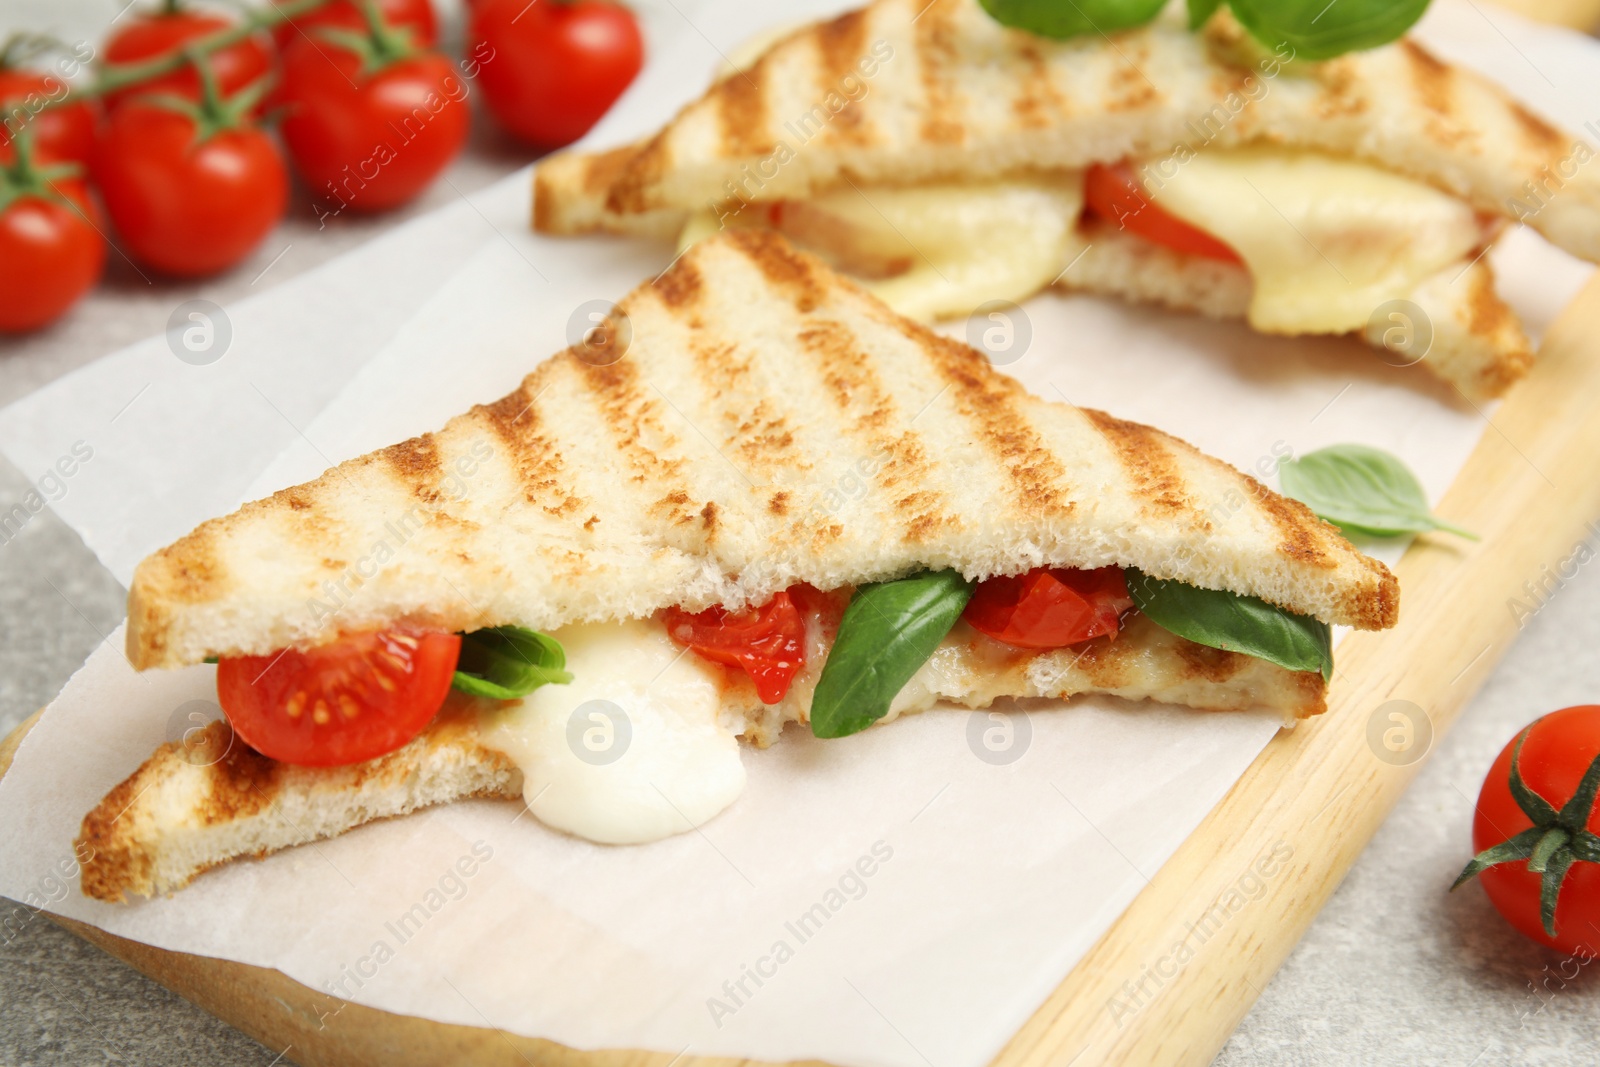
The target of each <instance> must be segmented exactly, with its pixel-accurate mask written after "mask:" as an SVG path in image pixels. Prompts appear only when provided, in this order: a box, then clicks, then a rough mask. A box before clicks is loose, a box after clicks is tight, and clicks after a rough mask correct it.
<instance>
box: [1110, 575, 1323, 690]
mask: <svg viewBox="0 0 1600 1067" xmlns="http://www.w3.org/2000/svg"><path fill="white" fill-rule="evenodd" d="M1126 572H1127V576H1128V595H1129V596H1131V597H1133V602H1134V603H1135V604H1137V605H1138V606H1139V610H1140V611H1142V612H1144V613H1145V615H1146V616H1148V617H1149V619H1150V621H1151V622H1153V623H1155V624H1156V625H1157V626H1159V627H1161V628H1162V629H1163V630H1170V631H1172V632H1173V633H1175V634H1177V635H1178V636H1179V637H1183V638H1187V639H1188V640H1190V641H1193V642H1194V643H1195V644H1197V645H1205V646H1206V647H1208V648H1220V649H1223V650H1224V651H1227V652H1243V653H1244V654H1245V655H1247V656H1255V657H1256V658H1258V659H1264V660H1266V661H1267V662H1268V663H1276V664H1277V665H1278V666H1280V667H1285V668H1287V669H1289V670H1291V671H1317V672H1319V673H1320V674H1321V675H1322V677H1323V678H1324V679H1327V678H1332V677H1333V630H1332V628H1331V627H1329V626H1328V624H1327V623H1325V622H1320V621H1318V620H1317V619H1313V618H1311V617H1309V616H1307V615H1295V614H1293V613H1292V612H1288V611H1284V610H1283V609H1282V608H1278V607H1273V606H1272V605H1271V604H1268V603H1267V602H1266V601H1265V600H1261V599H1259V598H1257V597H1253V596H1240V595H1239V594H1238V593H1228V592H1223V591H1222V590H1218V589H1201V588H1199V587H1198V586H1193V585H1188V584H1186V583H1184V582H1176V581H1168V580H1165V579H1161V578H1152V577H1150V576H1149V575H1148V574H1145V573H1143V572H1142V571H1138V570H1135V569H1134V568H1132V567H1128V568H1126Z"/></svg>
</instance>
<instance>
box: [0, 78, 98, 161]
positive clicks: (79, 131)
mask: <svg viewBox="0 0 1600 1067" xmlns="http://www.w3.org/2000/svg"><path fill="white" fill-rule="evenodd" d="M66 92H67V83H66V82H64V81H62V80H61V79H60V78H58V77H56V76H55V75H54V74H45V73H42V72H40V71H36V70H8V69H4V68H0V163H10V162H11V161H12V159H13V158H15V153H14V152H13V151H12V150H11V133H12V130H13V129H14V128H20V127H21V126H22V125H26V126H27V128H28V129H30V130H32V131H33V158H34V160H35V161H36V162H38V163H82V164H84V165H87V164H88V163H89V160H90V159H92V158H93V157H94V127H95V112H94V108H93V107H92V106H91V105H90V104H88V103H87V102H85V103H81V104H68V105H67V106H66V107H52V108H40V107H39V105H40V104H42V103H44V102H45V101H47V100H54V99H57V98H58V97H61V96H64V95H66Z"/></svg>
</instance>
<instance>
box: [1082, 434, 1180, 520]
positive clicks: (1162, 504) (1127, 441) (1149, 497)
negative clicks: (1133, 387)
mask: <svg viewBox="0 0 1600 1067" xmlns="http://www.w3.org/2000/svg"><path fill="white" fill-rule="evenodd" d="M1079 410H1081V411H1082V412H1083V414H1084V416H1085V417H1086V418H1087V419H1088V420H1089V421H1090V422H1091V423H1093V424H1094V428H1095V429H1097V430H1099V431H1100V436H1101V437H1103V438H1104V439H1105V442H1106V444H1107V445H1109V446H1110V448H1111V451H1112V453H1113V454H1114V455H1115V456H1116V457H1117V463H1118V464H1119V465H1121V467H1122V469H1123V471H1124V472H1125V473H1126V474H1127V475H1128V477H1129V479H1131V480H1132V481H1133V484H1134V487H1135V488H1134V493H1135V495H1136V496H1138V497H1139V499H1140V501H1141V503H1143V504H1144V505H1145V507H1146V508H1147V509H1149V510H1153V511H1158V512H1165V513H1166V515H1165V516H1163V517H1167V518H1170V517H1173V516H1176V515H1179V514H1188V515H1190V516H1191V517H1193V518H1194V519H1196V520H1197V521H1195V522H1194V525H1195V526H1196V527H1198V528H1199V529H1202V530H1209V529H1210V528H1211V524H1210V523H1209V522H1208V521H1206V520H1205V519H1204V518H1203V517H1200V516H1199V513H1198V510H1197V509H1196V508H1195V506H1194V501H1193V500H1191V499H1190V497H1189V495H1188V493H1186V492H1185V491H1184V489H1185V484H1186V483H1185V479H1184V477H1183V472H1182V471H1181V470H1180V469H1179V468H1178V462H1177V457H1176V456H1174V455H1173V454H1172V450H1171V449H1170V448H1168V447H1167V442H1168V440H1169V438H1168V437H1167V435H1166V434H1164V433H1162V432H1161V431H1159V430H1153V429H1151V428H1150V427H1148V426H1144V425H1142V424H1140V423H1137V422H1125V421H1123V420H1122V419H1118V418H1113V417H1112V416H1110V415H1107V414H1106V413H1105V412H1103V411H1096V410H1095V409H1093V408H1080V409H1079Z"/></svg>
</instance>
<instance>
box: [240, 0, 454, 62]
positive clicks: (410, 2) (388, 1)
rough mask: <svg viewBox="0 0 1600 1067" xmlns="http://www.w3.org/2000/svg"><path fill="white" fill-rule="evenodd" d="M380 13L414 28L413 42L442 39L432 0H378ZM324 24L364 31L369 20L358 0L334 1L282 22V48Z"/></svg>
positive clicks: (276, 35)
mask: <svg viewBox="0 0 1600 1067" xmlns="http://www.w3.org/2000/svg"><path fill="white" fill-rule="evenodd" d="M378 13H379V14H381V15H382V16H383V19H384V21H385V22H387V23H388V24H389V25H391V26H394V27H397V28H401V29H407V30H410V31H411V40H412V43H413V44H416V45H418V46H419V47H422V48H432V47H433V46H434V44H436V43H437V42H438V40H439V20H438V19H437V18H435V17H434V14H433V4H432V3H431V2H430V0H378ZM319 26H321V27H327V28H329V29H336V30H364V29H366V27H367V20H366V18H365V17H363V16H362V14H361V9H360V7H358V6H357V0H333V3H331V4H327V5H325V6H323V7H319V8H317V9H316V10H315V11H312V12H310V13H309V14H305V15H301V16H300V17H299V18H295V19H290V20H289V21H288V22H283V23H279V25H278V26H277V28H275V29H274V30H273V31H272V36H273V39H274V40H275V41H277V42H278V47H279V48H280V49H284V50H287V49H288V48H289V46H291V45H293V44H294V43H295V42H296V41H298V40H299V39H300V38H301V37H302V36H303V35H305V34H307V33H309V32H310V31H311V30H314V29H316V28H318V27H319Z"/></svg>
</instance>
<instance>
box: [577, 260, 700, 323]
mask: <svg viewBox="0 0 1600 1067" xmlns="http://www.w3.org/2000/svg"><path fill="white" fill-rule="evenodd" d="M651 287H652V288H654V289H655V291H656V293H657V294H658V295H659V296H660V297H661V299H662V300H663V301H665V302H666V305H667V306H668V307H671V308H684V307H688V306H689V305H690V304H692V303H695V302H696V301H698V300H699V299H700V291H701V288H702V285H701V279H700V269H699V268H698V267H696V266H695V265H694V264H693V263H690V262H688V261H687V260H685V259H684V257H682V256H679V257H678V260H677V262H675V263H673V264H672V265H671V266H670V267H668V268H667V269H666V270H664V271H662V272H661V274H660V275H659V276H658V277H657V278H656V280H655V281H654V282H652V283H651ZM609 327H611V316H609V315H608V316H607V317H606V321H605V322H604V323H602V325H601V329H606V328H609Z"/></svg>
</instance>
